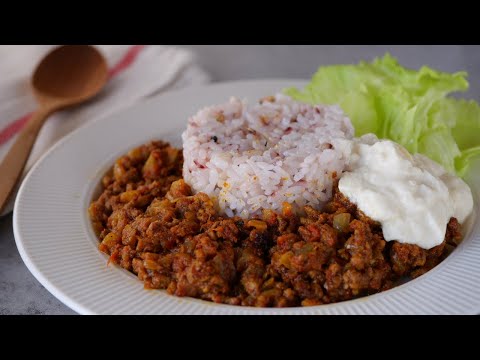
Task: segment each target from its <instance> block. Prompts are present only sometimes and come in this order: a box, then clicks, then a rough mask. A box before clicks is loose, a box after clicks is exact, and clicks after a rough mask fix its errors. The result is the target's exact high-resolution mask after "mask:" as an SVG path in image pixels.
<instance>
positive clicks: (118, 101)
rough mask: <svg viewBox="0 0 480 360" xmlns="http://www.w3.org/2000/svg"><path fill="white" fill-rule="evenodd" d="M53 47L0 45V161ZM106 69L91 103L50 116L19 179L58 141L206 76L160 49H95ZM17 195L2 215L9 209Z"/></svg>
mask: <svg viewBox="0 0 480 360" xmlns="http://www.w3.org/2000/svg"><path fill="white" fill-rule="evenodd" d="M53 47H54V46H50V45H48V46H46V45H33V46H19V45H4V46H0V74H2V81H1V82H0V161H1V160H2V159H3V157H4V156H5V154H6V153H7V152H8V149H9V148H10V146H11V145H12V144H13V142H14V141H15V139H16V135H17V134H18V133H19V132H20V131H21V129H22V128H23V126H24V125H25V123H26V122H27V121H28V119H29V116H30V114H31V113H32V112H33V111H34V110H35V109H36V106H37V105H36V102H35V99H34V97H33V94H32V91H31V89H30V77H31V74H32V72H33V70H34V68H35V66H36V64H37V63H38V62H39V61H40V59H41V58H42V57H43V56H44V55H45V54H46V53H47V52H48V51H50V50H51V49H52V48H53ZM97 47H98V48H99V49H100V50H101V51H102V53H103V54H104V56H105V58H106V59H107V62H108V64H109V69H110V71H109V81H108V83H107V85H106V87H105V88H104V90H102V92H101V93H100V94H99V95H98V96H97V97H96V98H95V99H93V100H92V101H90V102H88V103H86V104H84V105H81V106H78V107H76V108H74V109H71V110H65V111H62V112H59V113H56V114H54V115H53V116H51V118H50V119H49V120H48V121H47V122H46V123H45V125H44V126H43V128H42V130H41V132H40V134H39V137H38V139H37V141H36V143H35V145H34V147H33V150H32V153H31V154H30V157H29V159H28V162H27V165H26V168H25V171H24V174H23V176H25V174H26V173H27V171H28V170H29V169H30V168H31V167H32V165H33V164H34V163H35V162H36V161H37V160H38V158H39V157H40V156H41V155H42V154H43V153H44V152H45V151H46V150H48V149H49V148H50V147H51V146H52V145H53V144H54V143H55V142H57V141H58V140H59V139H60V138H62V137H63V136H65V135H66V134H68V133H69V132H71V131H72V130H74V129H76V128H78V127H79V126H81V125H83V124H85V123H87V122H89V121H94V120H97V119H101V118H103V117H105V116H107V115H110V114H112V113H115V112H117V111H120V110H122V109H124V108H126V107H129V106H131V105H133V104H135V103H137V102H139V101H141V100H142V99H144V98H146V97H148V96H151V95H153V94H158V93H161V92H164V91H166V90H172V89H177V88H181V87H186V86H190V85H198V84H203V83H206V82H208V81H209V76H208V75H207V74H206V73H205V72H204V71H203V70H202V69H201V68H200V67H199V66H198V65H197V64H196V63H195V58H194V56H193V54H192V53H191V52H190V51H188V50H186V49H182V48H178V47H172V46H161V45H97ZM0 176H1V174H0ZM14 198H15V194H13V195H12V197H11V199H10V204H9V206H7V207H6V209H5V210H4V212H3V214H0V216H2V215H5V214H6V213H8V212H10V211H11V210H12V209H13V202H14Z"/></svg>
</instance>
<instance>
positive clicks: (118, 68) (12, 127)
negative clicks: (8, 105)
mask: <svg viewBox="0 0 480 360" xmlns="http://www.w3.org/2000/svg"><path fill="white" fill-rule="evenodd" d="M144 48H145V45H133V46H131V47H130V48H129V49H128V50H127V52H126V53H125V55H123V56H122V58H121V59H120V61H119V62H118V63H116V64H115V65H114V66H113V67H112V68H111V69H110V70H109V71H108V78H109V79H112V78H113V77H115V76H117V75H118V74H120V73H122V72H123V71H125V70H126V69H128V68H129V67H130V66H131V65H132V64H133V63H134V62H135V60H136V59H137V57H138V54H140V52H141V51H142V50H143V49H144ZM31 115H32V113H30V114H27V115H24V116H22V117H21V118H19V119H16V120H14V121H12V122H11V123H10V124H8V125H7V126H6V127H5V128H3V129H2V130H0V146H2V145H3V144H5V143H6V142H7V141H8V140H10V139H11V138H12V136H14V135H15V134H16V133H18V132H19V131H20V130H22V128H23V127H24V126H25V124H26V123H27V121H28V119H30V116H31Z"/></svg>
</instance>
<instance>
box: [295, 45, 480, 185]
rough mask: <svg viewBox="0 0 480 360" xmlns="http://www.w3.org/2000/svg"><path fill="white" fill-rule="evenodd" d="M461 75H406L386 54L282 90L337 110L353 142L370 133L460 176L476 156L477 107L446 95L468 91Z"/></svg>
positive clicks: (479, 138) (329, 69) (479, 144)
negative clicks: (352, 132)
mask: <svg viewBox="0 0 480 360" xmlns="http://www.w3.org/2000/svg"><path fill="white" fill-rule="evenodd" d="M466 77H467V73H466V72H457V73H454V74H449V73H445V72H440V71H436V70H433V69H431V68H429V67H426V66H424V67H422V68H421V69H420V70H418V71H416V70H411V69H407V68H405V67H403V66H401V65H400V64H399V63H398V61H397V60H396V59H395V58H394V57H392V56H391V55H389V54H386V55H385V56H384V57H383V58H379V59H375V60H374V61H373V62H371V63H367V62H360V63H359V64H358V65H335V66H326V67H321V68H320V69H319V70H318V71H317V73H316V74H315V75H314V76H313V78H312V80H311V81H310V83H309V84H308V85H307V86H306V87H305V88H304V89H303V90H299V89H295V88H292V89H287V90H286V93H287V94H288V95H290V96H291V97H292V98H294V99H296V100H298V101H303V102H306V103H310V104H320V103H321V104H338V105H339V106H340V107H342V109H343V110H344V111H345V113H346V114H347V115H348V116H349V117H350V119H351V120H352V123H353V125H354V127H355V134H356V136H361V135H363V134H366V133H374V134H376V135H377V136H378V137H379V138H384V139H391V140H393V141H395V142H398V143H400V144H402V145H403V146H404V147H405V148H407V150H409V151H410V152H412V153H417V152H418V153H422V154H424V155H426V156H428V157H430V158H431V159H433V160H435V161H437V162H438V163H440V164H441V165H443V166H444V167H445V168H446V169H447V170H448V171H450V172H452V173H457V174H458V175H459V176H464V175H465V173H466V172H467V170H468V167H469V165H470V162H471V160H472V159H473V158H475V157H477V156H480V106H479V105H478V103H476V102H475V101H466V100H458V99H454V98H451V97H448V95H449V94H451V93H453V92H458V91H466V90H467V89H468V81H467V79H466Z"/></svg>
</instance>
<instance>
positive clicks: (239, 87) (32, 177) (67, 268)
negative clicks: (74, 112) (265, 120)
mask: <svg viewBox="0 0 480 360" xmlns="http://www.w3.org/2000/svg"><path fill="white" fill-rule="evenodd" d="M303 84H304V82H302V81H288V80H264V81H241V82H230V83H223V84H215V85H210V86H205V87H198V88H189V89H185V90H180V91H176V92H171V93H168V94H165V95H162V96H159V97H157V98H154V99H152V100H150V101H148V102H146V103H143V104H141V105H138V106H136V107H133V108H131V109H129V110H127V111H125V112H123V113H121V114H117V115H115V116H111V117H109V118H106V119H102V120H100V121H96V122H94V123H92V124H88V125H87V126H85V127H82V128H80V129H78V130H77V131H75V132H74V133H72V134H71V135H69V136H67V137H66V138H65V139H63V140H62V141H61V142H59V143H58V144H57V145H56V146H54V147H53V148H52V149H51V150H50V151H49V152H48V153H47V154H45V155H44V156H43V157H42V159H41V160H40V161H39V162H38V163H37V164H36V165H35V167H34V168H33V169H32V170H31V172H30V173H29V175H28V177H27V178H26V179H25V181H24V182H23V184H22V187H21V189H20V191H19V194H18V196H17V200H16V203H15V209H14V216H13V221H14V233H15V239H16V242H17V246H18V249H19V251H20V254H21V256H22V258H23V261H24V262H25V264H26V265H27V266H28V268H29V269H30V271H31V272H32V273H33V275H34V276H35V277H36V278H37V279H38V280H39V281H40V282H41V283H42V285H44V286H45V287H46V288H47V289H48V290H49V291H50V292H51V293H52V294H53V295H55V296H56V297H57V298H58V299H60V300H61V301H62V302H64V303H65V304H66V305H67V306H69V307H71V308H72V309H73V310H75V311H77V312H79V313H81V314H177V313H181V314H473V313H478V312H480V222H479V221H477V219H474V221H473V220H472V224H471V226H470V230H469V234H468V235H467V237H466V238H465V239H464V241H463V243H462V244H461V245H460V246H459V247H458V248H457V249H456V250H455V251H454V253H452V254H451V255H450V256H449V257H448V258H447V259H446V260H445V261H444V262H443V263H441V264H440V265H439V266H437V267H436V268H435V269H433V270H432V271H430V272H428V273H427V274H426V275H424V276H421V277H419V278H417V279H415V280H413V281H410V282H408V283H407V284H404V285H402V286H399V287H397V288H394V289H392V290H389V291H386V292H383V293H380V294H376V295H373V296H368V297H365V298H361V299H358V300H352V301H347V302H343V303H337V304H330V305H322V306H314V307H306V308H287V309H259V308H249V307H237V306H230V305H217V304H213V303H210V302H205V301H201V300H196V299H190V298H178V297H174V296H170V295H168V294H166V293H165V292H164V291H159V290H154V291H146V290H144V289H143V283H142V282H141V281H139V280H138V279H137V278H136V277H135V276H134V275H133V274H130V273H128V272H127V271H126V270H123V269H121V268H119V267H116V266H114V265H110V266H108V267H107V256H106V255H104V254H102V253H100V252H99V251H98V249H97V244H98V242H97V239H96V237H95V235H94V233H93V231H92V229H91V226H90V221H89V219H88V216H87V208H88V205H89V202H90V200H91V199H92V195H93V193H94V191H95V189H96V187H97V184H98V183H99V180H100V178H101V176H102V175H103V173H104V172H105V171H106V170H107V169H108V168H109V167H110V166H111V165H112V163H113V161H114V160H115V158H117V157H118V156H120V155H121V154H123V153H125V152H127V151H128V150H129V149H130V148H132V147H134V146H136V145H140V144H142V143H145V142H147V141H149V140H151V139H153V138H159V139H163V140H166V141H170V142H171V143H172V144H173V145H176V146H180V145H181V142H180V134H181V132H182V130H183V128H184V126H185V124H186V120H187V118H188V117H189V116H190V115H192V114H194V113H195V112H196V111H197V110H198V109H199V108H201V107H203V106H206V105H209V104H215V103H222V102H225V101H227V100H228V98H229V97H230V96H231V95H235V96H240V97H247V98H249V99H251V100H255V99H258V98H260V97H262V96H265V95H269V94H273V93H275V92H278V91H280V90H282V89H283V88H285V87H288V86H302V85H303ZM478 170H479V169H477V170H476V171H475V172H472V173H475V174H479V172H478ZM469 182H470V185H471V186H472V189H473V191H474V196H475V206H476V210H477V211H476V213H477V214H478V213H479V212H478V204H479V202H478V193H479V192H480V177H478V176H477V177H476V178H474V177H473V176H472V177H471V178H470V180H469Z"/></svg>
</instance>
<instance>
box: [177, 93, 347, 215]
mask: <svg viewBox="0 0 480 360" xmlns="http://www.w3.org/2000/svg"><path fill="white" fill-rule="evenodd" d="M353 134H354V129H353V126H352V124H351V122H350V120H349V119H348V118H347V117H346V115H345V114H344V113H343V112H342V110H341V109H340V108H339V107H338V106H325V105H316V106H310V105H307V104H302V103H299V102H296V101H293V100H292V99H291V98H290V97H288V96H285V95H283V94H277V95H275V96H274V97H273V96H271V97H268V98H265V99H263V100H261V101H260V102H259V103H255V104H248V103H247V102H246V101H242V100H240V99H237V98H231V99H230V101H229V102H228V103H226V104H222V105H216V106H211V107H207V108H204V109H202V110H200V111H199V112H198V113H197V114H196V115H194V116H193V117H191V118H190V119H189V121H188V126H187V129H186V130H185V131H184V133H183V134H182V139H183V156H184V166H183V177H184V179H185V181H186V182H187V183H188V184H190V186H191V187H192V189H193V191H194V192H204V193H206V194H208V195H210V196H211V197H214V198H215V199H216V200H217V201H218V205H219V207H220V209H221V211H222V212H223V213H225V214H226V215H228V216H233V215H239V216H242V217H244V218H246V217H248V216H251V215H255V214H257V213H258V212H259V211H260V209H262V208H268V209H273V210H279V209H281V208H282V204H283V203H284V202H288V203H290V204H292V205H293V207H294V209H295V210H296V209H300V208H302V207H303V206H305V205H311V206H313V207H314V208H317V209H320V208H321V207H322V205H324V204H325V203H326V202H327V201H328V200H330V198H331V195H332V185H333V182H334V179H335V178H337V177H339V176H340V175H341V173H342V171H343V170H344V167H345V164H346V161H347V159H346V156H345V151H343V150H342V148H343V146H344V145H343V146H342V144H344V143H345V142H344V141H342V140H343V139H351V138H352V137H353Z"/></svg>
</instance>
